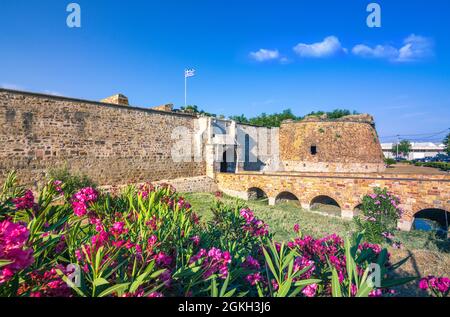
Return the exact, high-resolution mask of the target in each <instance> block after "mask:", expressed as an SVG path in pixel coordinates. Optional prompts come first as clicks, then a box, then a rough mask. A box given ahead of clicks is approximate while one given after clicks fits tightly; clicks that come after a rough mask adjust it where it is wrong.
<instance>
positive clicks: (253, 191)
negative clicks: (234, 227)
mask: <svg viewBox="0 0 450 317" xmlns="http://www.w3.org/2000/svg"><path fill="white" fill-rule="evenodd" d="M247 193H248V200H252V201H262V202H265V203H268V202H269V198H268V196H267V194H266V193H265V192H264V191H263V190H262V189H261V188H258V187H252V188H250V189H249V190H248V192H247Z"/></svg>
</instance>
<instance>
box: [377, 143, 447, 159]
mask: <svg viewBox="0 0 450 317" xmlns="http://www.w3.org/2000/svg"><path fill="white" fill-rule="evenodd" d="M394 145H395V143H382V144H381V148H382V149H383V153H384V156H385V157H386V158H395V156H396V155H395V154H394V153H392V147H393V146H394ZM444 149H445V145H444V144H439V143H431V142H416V143H411V152H410V153H409V155H408V157H406V159H408V160H417V159H423V158H426V157H435V156H437V155H438V154H444Z"/></svg>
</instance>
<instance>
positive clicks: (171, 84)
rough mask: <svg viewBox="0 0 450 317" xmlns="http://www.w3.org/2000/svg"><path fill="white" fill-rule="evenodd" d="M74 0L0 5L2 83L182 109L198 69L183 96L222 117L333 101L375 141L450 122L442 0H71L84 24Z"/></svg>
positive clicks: (449, 48) (448, 9) (10, 0)
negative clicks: (362, 119) (370, 19)
mask: <svg viewBox="0 0 450 317" xmlns="http://www.w3.org/2000/svg"><path fill="white" fill-rule="evenodd" d="M70 2H71V1H64V0H47V1H38V0H2V1H1V3H0V29H1V30H2V32H0V43H1V44H0V45H1V49H0V86H3V87H7V88H16V89H21V90H29V91H36V92H45V93H55V94H61V95H64V96H70V97H78V98H84V99H92V100H99V99H102V98H104V97H107V96H109V95H112V94H115V93H118V92H121V93H123V94H125V95H127V96H128V97H129V99H130V103H131V104H133V105H136V106H142V107H150V106H155V105H159V104H162V103H169V102H170V103H174V104H175V105H176V106H182V105H183V103H184V77H183V71H184V69H185V68H186V67H193V68H195V69H196V70H197V76H196V77H194V78H191V79H189V102H188V103H190V104H196V105H198V106H199V107H200V108H202V109H204V110H206V111H209V112H213V113H217V114H224V115H226V116H228V115H233V114H241V113H244V114H246V115H247V116H253V115H257V114H259V113H261V112H267V113H272V112H277V111H281V110H283V109H285V108H291V109H292V110H293V111H294V113H296V114H298V115H303V114H305V113H308V112H310V111H314V110H332V109H335V108H338V107H341V108H349V109H352V110H357V111H359V112H369V113H371V114H373V115H374V116H375V118H376V122H377V128H378V130H379V134H380V136H382V137H384V136H391V135H396V134H402V135H416V134H426V133H430V135H429V136H428V135H427V136H414V137H412V138H413V139H414V138H422V139H425V140H434V139H436V138H440V137H441V135H439V136H431V133H432V132H438V131H443V130H445V129H447V128H450V75H449V74H450V41H449V40H448V32H449V30H450V2H449V1H443V0H434V1H430V0H428V1H422V0H416V1H412V0H409V1H406V0H405V1H402V0H396V1H392V0H389V1H381V0H378V1H375V0H373V1H368V0H314V1H313V0H309V1H304V0H293V1H287V0H277V1H264V0H259V1H256V0H226V1H224V0H214V1H212V0H184V1H180V0H164V1H156V0H154V1H126V2H125V1H113V0H110V1H106V0H96V1H93V0H78V1H73V2H77V3H79V4H80V6H81V10H82V11H81V13H82V16H81V19H82V27H81V28H79V29H70V28H68V27H67V26H66V18H67V15H68V13H67V12H66V6H67V5H68V4H69V3H70ZM370 2H377V3H379V4H380V5H381V8H382V27H381V28H368V27H367V25H366V18H367V15H368V13H367V12H366V6H367V5H368V4H369V3H370ZM383 140H385V141H388V140H389V138H384V139H383Z"/></svg>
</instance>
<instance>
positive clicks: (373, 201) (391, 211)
mask: <svg viewBox="0 0 450 317" xmlns="http://www.w3.org/2000/svg"><path fill="white" fill-rule="evenodd" d="M361 210H362V215H359V216H357V217H354V219H353V220H354V223H355V225H356V228H357V231H358V232H362V233H363V236H364V239H365V240H366V241H368V242H371V243H383V242H385V241H387V242H390V243H391V244H395V243H396V242H395V240H394V231H395V230H396V229H397V222H398V220H399V219H400V218H401V215H402V213H403V210H402V209H401V208H400V198H399V197H398V196H396V195H395V194H393V193H391V192H389V191H388V190H387V188H384V189H382V188H375V189H374V193H373V194H370V195H366V196H364V198H363V201H362V207H361Z"/></svg>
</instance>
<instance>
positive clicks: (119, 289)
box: [98, 283, 130, 297]
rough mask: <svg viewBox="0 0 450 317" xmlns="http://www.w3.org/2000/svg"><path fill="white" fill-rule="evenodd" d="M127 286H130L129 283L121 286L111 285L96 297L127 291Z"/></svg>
mask: <svg viewBox="0 0 450 317" xmlns="http://www.w3.org/2000/svg"><path fill="white" fill-rule="evenodd" d="M129 285H130V283H122V284H116V285H113V286H111V287H109V288H107V289H106V290H104V291H103V292H101V293H100V295H98V297H106V296H109V295H111V294H113V293H120V292H122V291H123V290H125V289H127V288H128V286H129Z"/></svg>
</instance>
